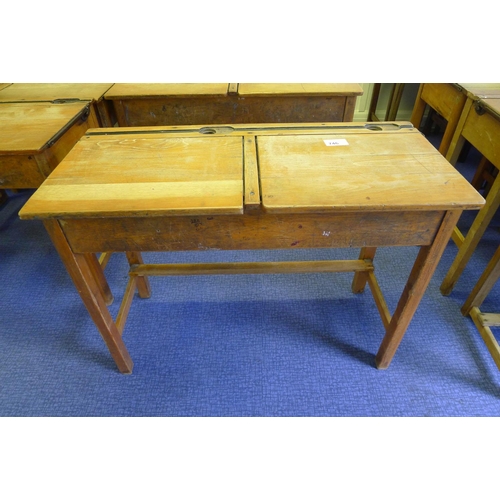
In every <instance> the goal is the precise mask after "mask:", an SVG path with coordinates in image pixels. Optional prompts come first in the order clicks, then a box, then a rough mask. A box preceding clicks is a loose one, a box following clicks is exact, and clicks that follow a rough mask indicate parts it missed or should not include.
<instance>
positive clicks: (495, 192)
mask: <svg viewBox="0 0 500 500" xmlns="http://www.w3.org/2000/svg"><path fill="white" fill-rule="evenodd" d="M499 207H500V175H498V176H497V178H496V179H495V182H494V183H493V186H492V187H491V189H490V192H489V193H488V196H487V197H486V204H485V205H484V206H483V208H481V210H479V212H478V214H477V215H476V218H475V219H474V222H473V223H472V226H471V227H470V229H469V230H468V231H467V234H466V236H465V239H464V240H463V242H462V243H461V244H460V246H459V249H458V253H457V255H456V257H455V260H454V261H453V263H452V264H451V266H450V269H449V270H448V272H447V273H446V276H445V277H444V279H443V282H442V283H441V293H442V294H443V295H449V294H450V293H451V292H452V290H453V288H454V287H455V284H456V283H457V281H458V279H459V278H460V276H461V274H462V272H463V270H464V269H465V266H466V265H467V263H468V262H469V260H470V258H471V257H472V254H473V253H474V250H475V249H476V247H477V245H478V244H479V242H480V241H481V238H482V237H483V234H484V232H485V231H486V229H487V228H488V225H489V223H490V222H491V219H493V216H494V215H495V213H496V211H497V210H498V208H499Z"/></svg>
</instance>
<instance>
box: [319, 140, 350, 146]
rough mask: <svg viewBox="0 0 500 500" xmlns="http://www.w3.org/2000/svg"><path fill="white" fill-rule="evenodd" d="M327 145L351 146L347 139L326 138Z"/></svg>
mask: <svg viewBox="0 0 500 500" xmlns="http://www.w3.org/2000/svg"><path fill="white" fill-rule="evenodd" d="M324 143H325V144H326V145H327V146H349V143H348V142H347V140H346V139H324Z"/></svg>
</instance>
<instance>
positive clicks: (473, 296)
mask: <svg viewBox="0 0 500 500" xmlns="http://www.w3.org/2000/svg"><path fill="white" fill-rule="evenodd" d="M499 278H500V246H499V247H498V248H497V251H496V252H495V255H493V257H492V258H491V260H490V261H489V263H488V265H487V266H486V269H485V270H484V272H483V274H482V275H481V277H480V278H479V280H478V282H477V283H476V286H475V287H474V288H473V289H472V292H471V293H470V295H469V297H468V298H467V300H466V301H465V303H464V305H463V306H462V309H461V311H462V314H463V315H464V316H468V315H469V314H470V311H471V309H472V308H473V307H481V304H482V303H483V302H484V299H485V298H486V297H487V296H488V294H489V293H490V291H491V289H492V288H493V286H494V285H495V283H496V282H497V281H498V279H499Z"/></svg>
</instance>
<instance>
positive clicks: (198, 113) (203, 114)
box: [104, 83, 363, 127]
mask: <svg viewBox="0 0 500 500" xmlns="http://www.w3.org/2000/svg"><path fill="white" fill-rule="evenodd" d="M362 93H363V89H362V88H361V86H360V85H359V84H357V83H347V84H344V83H343V84H340V83H272V84H271V83H152V84H128V83H127V84H125V83H116V84H115V85H113V87H111V89H109V90H108V91H107V92H106V94H105V96H104V97H105V99H106V100H108V101H110V102H112V103H113V107H114V112H115V114H116V117H117V122H118V125H119V126H134V127H135V126H155V125H193V124H197V125H200V124H204V123H211V124H224V123H294V122H300V123H302V122H325V121H329V122H331V121H352V119H353V115H354V107H355V104H356V97H357V96H358V95H362Z"/></svg>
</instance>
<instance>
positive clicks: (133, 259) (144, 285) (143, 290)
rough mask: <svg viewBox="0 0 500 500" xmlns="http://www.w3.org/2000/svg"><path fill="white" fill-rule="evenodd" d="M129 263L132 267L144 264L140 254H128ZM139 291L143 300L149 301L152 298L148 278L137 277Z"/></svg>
mask: <svg viewBox="0 0 500 500" xmlns="http://www.w3.org/2000/svg"><path fill="white" fill-rule="evenodd" d="M126 255H127V259H128V263H129V264H130V265H131V266H132V265H134V264H144V261H143V260H142V255H141V253H140V252H126ZM137 291H138V292H139V297H141V299H148V298H149V297H151V286H150V284H149V280H148V277H147V276H137Z"/></svg>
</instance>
